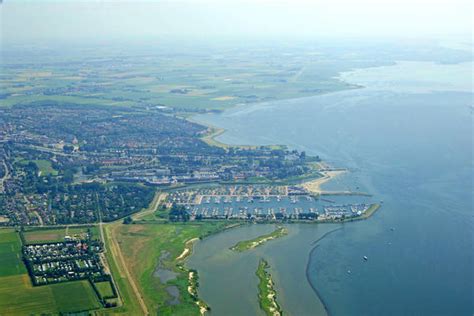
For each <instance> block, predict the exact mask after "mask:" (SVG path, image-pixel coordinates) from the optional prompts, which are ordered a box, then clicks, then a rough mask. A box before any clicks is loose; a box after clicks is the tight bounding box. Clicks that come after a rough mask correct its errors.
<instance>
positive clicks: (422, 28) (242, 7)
mask: <svg viewBox="0 0 474 316" xmlns="http://www.w3.org/2000/svg"><path fill="white" fill-rule="evenodd" d="M471 2H472V1H470V0H156V1H152V0H148V1H144V0H142V1H140V0H135V1H121V0H114V1H112V0H108V1H104V0H102V1H100V0H95V1H94V0H89V1H87V0H82V1H72V0H55V1H53V0H41V1H40V0H3V4H2V5H0V19H1V30H0V31H1V33H0V34H1V37H2V41H1V42H2V43H8V42H20V43H23V42H26V43H28V42H42V41H48V40H52V41H55V40H78V41H79V40H93V39H98V40H103V39H147V38H166V37H171V38H173V37H175V38H183V37H186V38H196V39H200V38H204V39H209V38H244V39H245V38H272V39H274V38H285V39H287V38H310V39H314V38H318V37H326V38H327V37H330V38H333V37H334V38H337V37H342V38H347V37H350V38H358V37H369V38H370V37H374V38H410V39H413V38H430V39H431V38H440V37H445V38H446V37H450V36H464V37H466V36H467V37H468V38H470V39H472V10H473V5H472V3H471Z"/></svg>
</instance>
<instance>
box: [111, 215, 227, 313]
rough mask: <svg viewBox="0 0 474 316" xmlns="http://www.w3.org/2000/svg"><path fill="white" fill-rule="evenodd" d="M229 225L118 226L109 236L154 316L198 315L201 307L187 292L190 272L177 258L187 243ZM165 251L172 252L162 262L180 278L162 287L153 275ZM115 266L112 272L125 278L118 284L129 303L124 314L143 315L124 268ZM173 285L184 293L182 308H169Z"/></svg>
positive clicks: (219, 223)
mask: <svg viewBox="0 0 474 316" xmlns="http://www.w3.org/2000/svg"><path fill="white" fill-rule="evenodd" d="M225 225H226V223H223V222H207V223H205V222H203V223H186V224H180V223H173V224H171V223H170V224H134V225H116V226H115V229H113V230H110V229H108V234H107V235H108V236H107V237H108V238H113V239H114V240H115V241H116V242H117V244H118V245H119V247H120V251H121V252H122V253H123V254H125V255H124V256H123V258H124V264H125V265H126V269H127V270H128V271H129V273H130V275H131V277H132V278H133V279H134V280H135V281H136V284H137V287H138V289H139V291H140V295H141V296H142V297H143V300H144V302H145V304H146V306H147V309H148V311H149V312H150V313H156V311H158V313H159V314H160V315H196V314H198V313H199V309H198V306H197V305H196V304H195V301H194V300H193V299H192V298H191V296H190V295H189V293H188V291H187V287H188V273H187V271H185V270H184V269H182V268H180V266H179V265H177V260H176V258H177V257H179V255H180V254H181V253H182V252H183V250H184V248H185V244H186V241H188V240H190V239H193V238H198V237H203V236H206V235H209V234H212V233H214V232H217V231H219V230H222V229H224V228H225ZM165 251H166V252H169V256H168V258H167V259H165V260H162V263H163V265H164V268H166V269H170V270H173V271H174V272H176V273H177V274H178V275H177V278H176V279H175V280H171V281H168V282H167V283H166V284H162V283H161V282H160V280H159V278H157V277H154V276H153V272H154V270H155V268H156V265H157V262H158V260H159V257H160V255H161V254H162V253H163V252H165ZM114 257H115V258H116V257H117V256H114ZM112 265H113V267H112V270H114V269H117V271H116V272H115V274H114V275H116V276H121V277H119V280H118V284H119V292H120V293H121V295H122V298H123V300H124V302H125V305H124V306H123V307H122V311H123V313H124V314H133V313H140V306H137V303H136V299H134V296H135V294H134V291H133V289H132V287H131V286H130V283H129V282H126V278H127V274H126V273H125V272H124V270H123V269H124V267H123V266H121V264H120V262H118V263H117V262H114V263H113V264H112ZM116 280H117V278H116ZM170 285H175V286H177V287H178V289H179V290H180V298H179V300H180V304H178V305H169V304H168V302H167V301H168V300H170V299H171V297H170V296H169V294H168V293H167V292H166V287H168V286H170ZM117 311H119V310H117Z"/></svg>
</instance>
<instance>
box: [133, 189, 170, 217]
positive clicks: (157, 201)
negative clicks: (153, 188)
mask: <svg viewBox="0 0 474 316" xmlns="http://www.w3.org/2000/svg"><path fill="white" fill-rule="evenodd" d="M167 195H168V194H167V193H163V192H156V194H155V196H154V197H153V201H151V203H150V206H149V207H147V208H146V209H143V210H142V211H140V212H138V213H135V214H134V215H132V219H133V220H139V219H142V218H143V217H145V216H147V215H149V214H153V213H154V212H156V211H157V210H158V206H159V205H160V203H161V202H162V201H163V200H164V199H165V198H166V196H167Z"/></svg>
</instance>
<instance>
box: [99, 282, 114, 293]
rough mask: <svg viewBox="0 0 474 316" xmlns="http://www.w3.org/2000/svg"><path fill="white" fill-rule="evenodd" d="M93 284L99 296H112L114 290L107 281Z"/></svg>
mask: <svg viewBox="0 0 474 316" xmlns="http://www.w3.org/2000/svg"><path fill="white" fill-rule="evenodd" d="M95 286H96V287H97V290H98V291H99V293H100V297H111V296H114V291H113V290H112V285H111V284H110V282H109V281H104V282H98V283H95Z"/></svg>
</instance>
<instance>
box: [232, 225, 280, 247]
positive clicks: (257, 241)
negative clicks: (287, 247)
mask: <svg viewBox="0 0 474 316" xmlns="http://www.w3.org/2000/svg"><path fill="white" fill-rule="evenodd" d="M286 235H288V229H287V228H286V227H282V226H280V227H277V229H275V230H274V231H272V232H271V233H269V234H266V235H262V236H258V237H257V238H254V239H251V240H243V241H239V242H238V243H237V244H235V245H234V246H232V247H231V248H230V250H233V251H237V252H242V251H246V250H249V249H253V248H256V247H258V246H261V245H263V244H264V243H266V242H267V241H270V240H273V239H276V238H280V237H283V236H286Z"/></svg>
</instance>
